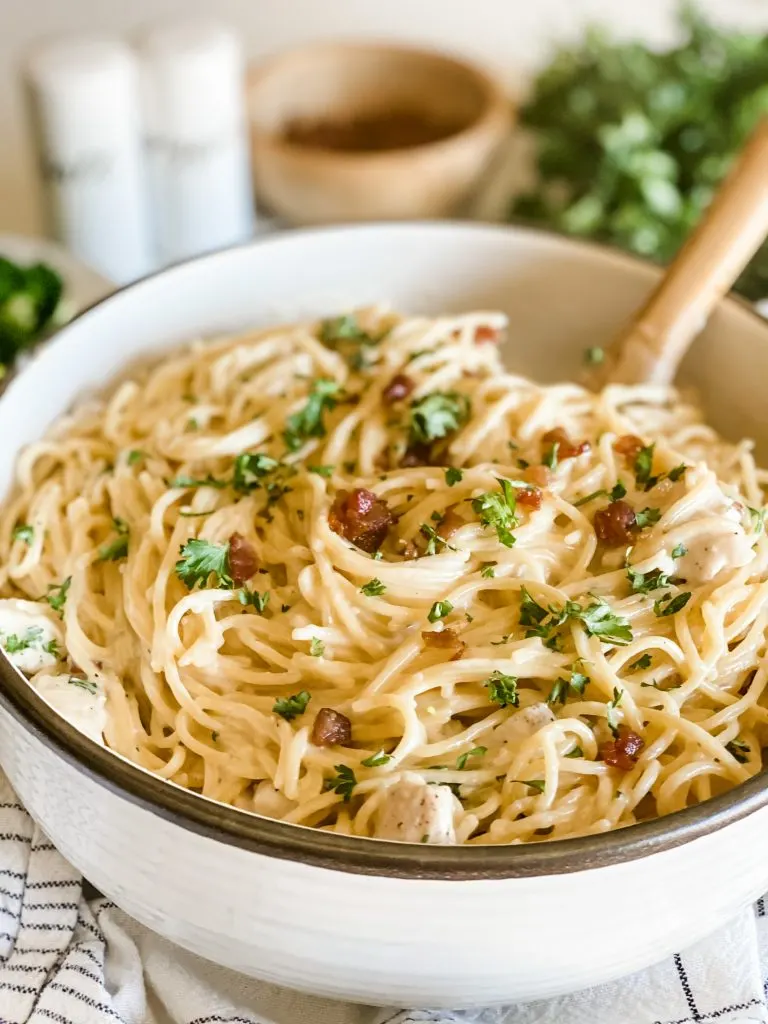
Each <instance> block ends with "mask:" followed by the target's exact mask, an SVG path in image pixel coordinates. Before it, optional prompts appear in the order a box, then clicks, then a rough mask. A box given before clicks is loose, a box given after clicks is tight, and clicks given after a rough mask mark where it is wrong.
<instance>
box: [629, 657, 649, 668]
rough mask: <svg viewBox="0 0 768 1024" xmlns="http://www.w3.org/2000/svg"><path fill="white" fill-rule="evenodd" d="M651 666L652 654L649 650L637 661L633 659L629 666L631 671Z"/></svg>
mask: <svg viewBox="0 0 768 1024" xmlns="http://www.w3.org/2000/svg"><path fill="white" fill-rule="evenodd" d="M650 667H651V656H650V654H648V653H647V652H646V653H645V654H643V655H641V656H640V657H639V658H638V659H637V661H633V662H632V664H631V665H630V666H629V669H630V672H631V671H633V670H634V669H646V668H650Z"/></svg>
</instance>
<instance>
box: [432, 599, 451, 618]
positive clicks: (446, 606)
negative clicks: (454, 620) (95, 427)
mask: <svg viewBox="0 0 768 1024" xmlns="http://www.w3.org/2000/svg"><path fill="white" fill-rule="evenodd" d="M452 611H453V605H452V604H451V602H450V601H435V603H434V604H433V605H432V607H431V608H430V609H429V612H428V613H427V618H428V619H429V621H430V622H437V620H438V619H444V618H445V616H446V615H450V614H451V612H452Z"/></svg>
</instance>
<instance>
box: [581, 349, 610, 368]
mask: <svg viewBox="0 0 768 1024" xmlns="http://www.w3.org/2000/svg"><path fill="white" fill-rule="evenodd" d="M604 361H605V349H603V348H600V346H599V345H592V346H591V347H590V348H587V349H584V362H585V364H586V365H587V366H600V364H601V363H603V362H604Z"/></svg>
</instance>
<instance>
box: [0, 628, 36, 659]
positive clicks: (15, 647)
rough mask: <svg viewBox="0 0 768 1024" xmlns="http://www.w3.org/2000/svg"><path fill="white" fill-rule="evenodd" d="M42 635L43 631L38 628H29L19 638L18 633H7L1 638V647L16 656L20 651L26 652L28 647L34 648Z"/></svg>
mask: <svg viewBox="0 0 768 1024" xmlns="http://www.w3.org/2000/svg"><path fill="white" fill-rule="evenodd" d="M42 635H43V631H42V629H41V627H40V626H30V627H29V629H27V630H26V631H25V632H24V633H23V634H22V636H19V635H18V633H9V634H8V636H6V637H4V638H3V640H2V645H3V647H4V648H5V649H6V651H8V653H9V654H18V653H19V652H20V651H26V650H27V648H29V647H34V646H35V644H36V643H37V642H38V641H39V640H40V637H41V636H42Z"/></svg>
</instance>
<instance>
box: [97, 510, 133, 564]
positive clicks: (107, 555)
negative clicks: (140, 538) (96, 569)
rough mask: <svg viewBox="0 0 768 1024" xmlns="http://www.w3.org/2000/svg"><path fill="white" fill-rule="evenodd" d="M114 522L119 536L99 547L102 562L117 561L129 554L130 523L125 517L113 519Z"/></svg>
mask: <svg viewBox="0 0 768 1024" xmlns="http://www.w3.org/2000/svg"><path fill="white" fill-rule="evenodd" d="M112 524H113V526H114V528H115V532H116V533H117V538H116V539H115V540H113V541H112V542H111V543H109V544H104V545H102V547H100V548H99V559H98V560H99V561H100V562H116V561H117V560H118V559H119V558H125V556H126V555H127V554H128V524H127V523H126V522H125V520H124V519H113V520H112Z"/></svg>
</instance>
